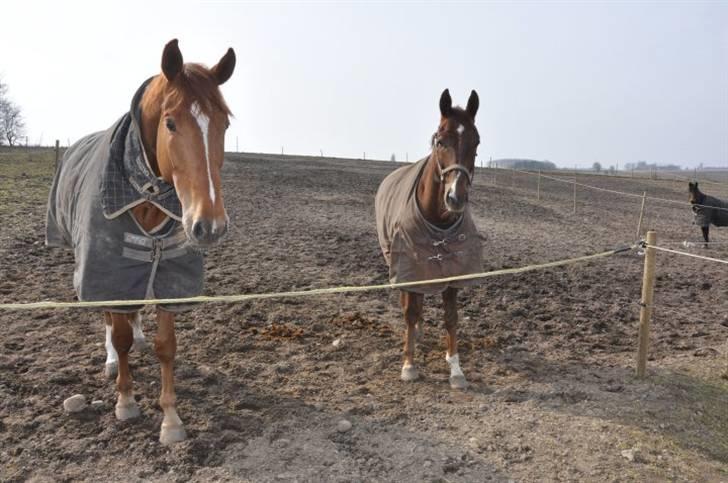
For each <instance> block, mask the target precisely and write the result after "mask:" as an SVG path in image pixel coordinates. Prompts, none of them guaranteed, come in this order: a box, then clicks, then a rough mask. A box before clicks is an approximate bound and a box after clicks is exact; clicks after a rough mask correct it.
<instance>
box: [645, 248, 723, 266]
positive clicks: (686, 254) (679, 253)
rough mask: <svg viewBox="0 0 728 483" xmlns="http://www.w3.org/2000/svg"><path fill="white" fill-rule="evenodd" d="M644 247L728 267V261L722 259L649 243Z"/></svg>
mask: <svg viewBox="0 0 728 483" xmlns="http://www.w3.org/2000/svg"><path fill="white" fill-rule="evenodd" d="M644 246H645V247H647V248H654V249H655V250H659V251H661V252H667V253H673V254H676V255H683V256H686V257H690V258H698V259H701V260H706V261H709V262H717V263H724V264H726V265H728V260H723V259H722V258H713V257H706V256H703V255H698V254H696V253H688V252H682V251H680V250H672V249H670V248H665V247H661V246H657V245H650V244H647V243H645V244H644Z"/></svg>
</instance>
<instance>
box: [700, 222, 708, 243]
mask: <svg viewBox="0 0 728 483" xmlns="http://www.w3.org/2000/svg"><path fill="white" fill-rule="evenodd" d="M700 230H701V231H702V232H703V240H705V244H704V245H703V248H708V243H710V241H709V240H708V234H709V233H710V226H701V227H700Z"/></svg>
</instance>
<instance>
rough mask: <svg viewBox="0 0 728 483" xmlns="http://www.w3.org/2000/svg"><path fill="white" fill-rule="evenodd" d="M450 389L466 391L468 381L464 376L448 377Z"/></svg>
mask: <svg viewBox="0 0 728 483" xmlns="http://www.w3.org/2000/svg"><path fill="white" fill-rule="evenodd" d="M450 387H451V388H453V389H461V390H462V389H467V388H468V381H467V380H466V379H465V376H450Z"/></svg>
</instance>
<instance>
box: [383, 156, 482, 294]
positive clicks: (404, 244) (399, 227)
mask: <svg viewBox="0 0 728 483" xmlns="http://www.w3.org/2000/svg"><path fill="white" fill-rule="evenodd" d="M428 159H429V158H425V159H422V160H420V161H418V162H417V163H414V164H411V165H409V166H403V167H401V168H399V169H397V170H395V171H394V172H392V173H390V174H389V175H388V176H387V177H386V178H385V179H384V181H382V184H381V185H379V189H378V190H377V195H376V198H375V202H374V207H375V211H376V219H377V235H378V236H379V244H380V246H381V248H382V253H383V254H384V259H385V260H386V262H387V265H388V266H389V280H390V282H392V283H397V282H415V281H420V280H431V279H435V278H445V277H452V276H456V275H467V274H472V273H478V272H480V271H481V270H482V265H483V264H482V258H481V257H482V246H481V242H480V235H479V234H478V230H477V228H476V227H475V223H473V219H472V217H471V215H470V211H469V208H468V207H466V208H465V211H464V212H463V214H462V216H461V217H460V218H459V219H458V220H457V221H456V222H455V223H454V224H453V225H452V226H450V227H449V228H447V229H441V228H439V227H437V226H435V225H433V224H432V223H430V222H428V221H427V220H426V219H425V217H424V216H423V215H422V212H421V211H420V207H419V204H418V202H417V184H418V182H419V180H420V177H421V176H422V172H423V171H424V168H425V165H426V164H427V160H428ZM476 283H477V281H475V280H465V281H458V282H450V283H447V284H428V285H417V286H413V287H408V288H407V289H406V290H407V291H410V292H417V293H422V294H433V293H439V292H442V291H443V290H445V289H446V288H448V287H455V288H462V287H465V286H467V285H473V284H476Z"/></svg>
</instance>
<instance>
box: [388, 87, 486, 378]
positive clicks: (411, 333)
mask: <svg viewBox="0 0 728 483" xmlns="http://www.w3.org/2000/svg"><path fill="white" fill-rule="evenodd" d="M478 104H479V101H478V94H477V93H476V92H475V91H472V92H471V94H470V98H469V100H468V104H467V107H466V108H465V109H461V108H460V107H453V105H452V99H451V97H450V92H449V91H448V90H447V89H445V91H444V92H443V93H442V95H441V97H440V114H441V117H440V124H439V126H438V128H437V132H435V134H434V135H433V136H432V152H431V153H430V155H429V156H427V157H426V158H424V159H422V160H421V161H419V162H417V163H415V164H412V165H409V166H404V167H402V168H399V169H397V170H396V171H394V172H393V173H391V174H390V175H389V176H387V177H386V178H385V179H384V181H382V184H381V185H380V186H379V190H378V191H377V196H376V200H375V209H376V218H377V234H378V236H379V243H380V245H381V248H382V252H383V253H384V258H385V260H386V262H387V265H389V278H390V281H391V282H393V283H397V282H415V281H422V280H432V279H438V278H446V277H450V276H455V275H465V274H471V273H477V272H480V271H481V270H482V261H481V251H482V247H481V243H480V236H479V235H478V232H477V230H476V228H475V224H474V223H473V220H472V217H471V215H470V211H469V207H468V197H469V192H470V187H471V185H472V182H473V174H474V170H475V156H476V151H477V147H478V144H479V143H480V136H479V135H478V130H477V129H476V127H475V114H476V113H477V112H478ZM469 283H470V282H465V281H459V282H449V283H446V284H442V283H441V284H427V285H417V286H411V287H408V288H406V289H405V290H402V292H401V294H400V303H401V305H402V310H403V311H404V318H405V322H406V324H407V328H406V332H405V338H404V365H403V367H402V375H401V377H402V380H404V381H413V380H415V379H417V378H418V377H419V374H418V372H417V369H416V368H415V365H414V344H415V334H416V331H417V330H418V328H419V325H420V322H421V319H422V303H423V299H424V295H425V294H432V293H441V294H442V300H443V304H444V308H445V329H446V330H447V353H446V354H445V359H446V361H447V362H448V363H449V365H450V385H451V387H453V388H455V389H464V388H466V387H467V384H468V383H467V380H466V379H465V376H464V374H463V372H462V370H461V369H460V359H459V355H458V342H457V324H458V313H457V294H458V289H459V288H461V287H464V286H466V285H468V284H469Z"/></svg>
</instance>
